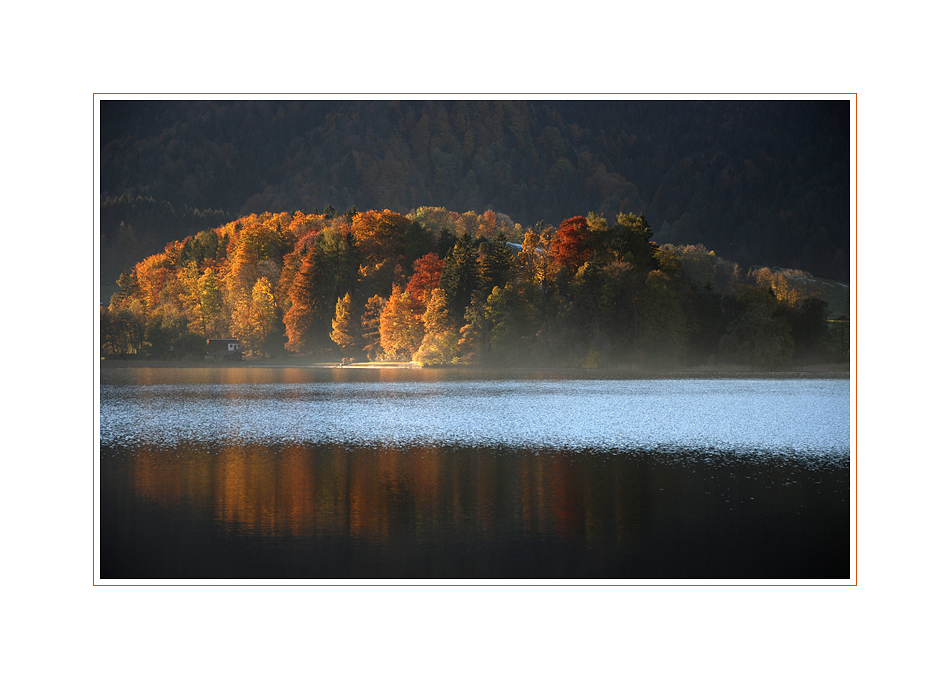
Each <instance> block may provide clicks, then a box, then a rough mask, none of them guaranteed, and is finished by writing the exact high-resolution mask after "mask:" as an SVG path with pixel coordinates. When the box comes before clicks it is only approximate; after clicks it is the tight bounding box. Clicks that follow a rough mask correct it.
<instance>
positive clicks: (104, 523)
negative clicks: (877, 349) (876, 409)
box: [97, 365, 852, 579]
mask: <svg viewBox="0 0 950 679" xmlns="http://www.w3.org/2000/svg"><path fill="white" fill-rule="evenodd" d="M99 425H100V446H99V512H98V515H97V519H98V522H99V535H100V559H99V565H100V577H102V578H106V579H110V578H149V579H151V578H158V579H177V578H193V579H194V578H197V579H204V578H208V579H228V578H241V579H285V578H306V579H317V578H319V579H323V578H331V579H350V578H354V579H357V578H359V579H362V578H373V579H425V578H447V579H467V578H478V579H497V578H501V579H514V578H517V579H522V578H527V579H549V578H558V579H578V578H579V579H594V578H597V579H600V578H620V579H656V578H661V579H681V578H689V579H711V578H715V579H719V578H730V579H732V578H737V579H760V578H770V579H771V578H782V579H787V578H792V579H812V578H821V579H839V578H840V579H847V578H849V577H850V563H851V556H852V554H851V541H850V530H851V519H850V507H851V501H850V488H851V484H850V471H851V470H850V452H851V450H850V381H849V380H848V379H847V378H846V376H845V377H844V378H842V377H840V376H833V375H824V374H822V375H820V376H818V377H815V376H808V375H795V376H787V375H743V376H727V375H724V376H705V377H702V378H696V377H689V376H687V375H685V374H671V375H656V376H638V377H635V378H631V376H630V375H629V374H609V373H598V374H596V375H585V374H577V373H575V374H567V373H566V374H563V375H558V374H554V373H534V372H511V371H507V372H492V371H476V370H434V369H425V370H421V369H420V370H405V369H379V370H374V369H328V368H303V367H297V368H289V367H288V368H278V367H272V368H266V367H251V366H246V365H242V366H235V367H226V368H225V367H196V368H176V367H158V368H145V367H112V366H103V368H102V370H101V378H100V409H99Z"/></svg>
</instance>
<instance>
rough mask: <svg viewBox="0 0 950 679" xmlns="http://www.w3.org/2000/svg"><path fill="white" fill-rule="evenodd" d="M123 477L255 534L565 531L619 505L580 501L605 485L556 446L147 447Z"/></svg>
mask: <svg viewBox="0 0 950 679" xmlns="http://www.w3.org/2000/svg"><path fill="white" fill-rule="evenodd" d="M130 473H131V474H133V476H134V479H133V485H134V488H135V492H136V494H137V495H138V496H139V497H141V498H143V499H146V500H148V501H150V502H153V503H156V504H160V505H163V506H165V507H167V508H171V509H181V510H186V511H195V512H204V513H205V514H206V515H207V514H210V517H209V518H212V519H213V520H214V521H216V522H218V523H219V524H221V525H223V526H225V527H228V528H230V529H238V530H241V531H244V532H248V533H252V534H256V535H260V536H264V537H278V536H307V535H318V534H324V535H339V536H350V537H356V538H360V539H365V540H373V541H381V542H387V541H389V540H390V539H392V538H393V537H394V536H395V535H396V534H397V533H398V534H400V535H404V536H405V535H410V536H414V537H416V538H418V539H425V538H427V537H432V536H435V535H446V534H456V535H458V536H459V537H461V538H464V537H465V536H469V537H471V538H473V539H475V538H477V537H478V536H480V535H481V536H483V537H484V536H486V535H490V534H498V533H499V532H508V533H510V532H512V531H514V532H516V533H520V534H523V535H539V534H542V535H543V534H549V535H556V536H560V537H571V536H581V535H584V534H585V532H590V531H592V530H596V531H602V530H604V527H605V526H607V525H614V524H616V523H618V521H617V519H620V518H621V517H620V514H619V513H620V512H622V510H621V509H619V508H618V507H616V506H615V504H616V503H615V502H613V501H611V500H610V499H607V500H604V499H603V498H600V499H599V500H598V499H596V498H593V497H592V496H593V495H594V494H596V493H600V494H603V492H604V487H605V486H606V487H607V489H608V490H610V489H611V488H613V487H614V484H613V483H607V484H605V483H601V482H595V481H594V480H592V479H591V478H590V477H589V473H588V470H587V467H586V466H585V465H584V464H580V463H579V462H578V460H577V459H576V456H571V455H568V454H558V453H548V454H541V455H535V454H532V453H523V454H519V455H517V456H514V455H507V456H505V455H495V454H492V453H491V452H488V451H482V450H460V451H455V450H452V451H446V450H441V449H438V448H414V449H410V450H398V449H386V448H377V449H357V450H352V449H347V448H345V447H344V446H326V447H321V448H319V449H314V448H312V447H309V446H304V445H292V446H283V447H280V448H273V447H269V446H266V445H242V446H230V447H221V448H218V449H216V450H213V451H205V450H203V451H195V450H179V451H161V452H159V451H153V452H151V453H149V454H142V455H139V456H137V458H136V460H135V461H134V463H133V465H132V467H131V470H130ZM618 489H619V488H618ZM512 520H513V521H514V523H512Z"/></svg>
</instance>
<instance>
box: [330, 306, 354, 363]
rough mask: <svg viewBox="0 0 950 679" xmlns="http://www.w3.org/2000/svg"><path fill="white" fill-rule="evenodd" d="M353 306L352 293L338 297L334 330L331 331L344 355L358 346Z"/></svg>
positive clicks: (333, 338) (332, 337) (331, 337)
mask: <svg viewBox="0 0 950 679" xmlns="http://www.w3.org/2000/svg"><path fill="white" fill-rule="evenodd" d="M351 306H352V299H351V296H350V293H346V295H344V296H343V297H340V298H339V299H337V301H336V314H334V316H333V331H332V332H331V333H330V339H332V340H333V341H334V342H336V344H337V345H338V346H339V347H340V349H341V350H342V351H343V353H344V355H349V354H350V352H352V350H353V348H354V347H355V346H356V340H355V336H356V333H355V331H354V326H353V315H352V313H351Z"/></svg>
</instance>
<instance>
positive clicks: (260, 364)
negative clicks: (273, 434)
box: [99, 359, 851, 379]
mask: <svg viewBox="0 0 950 679" xmlns="http://www.w3.org/2000/svg"><path fill="white" fill-rule="evenodd" d="M99 364H100V366H101V367H102V368H106V369H113V368H189V369H190V368H243V369H252V368H268V369H273V368H279V369H287V368H308V369H314V370H411V371H413V372H419V373H425V372H435V371H445V372H452V373H458V374H464V373H466V372H473V373H475V372H478V373H493V374H504V373H510V374H524V373H535V374H549V375H568V376H591V377H595V376H598V375H629V376H630V377H637V376H639V377H693V378H705V377H720V378H722V377H794V376H806V377H812V376H818V375H821V376H826V377H829V378H840V379H843V378H849V379H850V377H851V366H850V365H848V364H817V365H802V366H784V367H781V368H760V367H755V366H745V365H706V366H693V367H686V368H663V367H650V366H636V365H621V366H607V367H602V368H579V367H574V368H572V367H539V366H507V367H499V366H479V365H449V366H432V367H423V366H421V365H419V364H416V363H412V362H410V361H403V362H397V361H387V362H379V363H370V362H364V363H351V364H349V365H340V363H339V362H320V361H312V360H302V359H296V360H295V359H291V360H287V359H251V360H246V361H239V362H237V361H236V362H227V363H225V362H212V361H156V360H141V361H139V360H134V359H132V360H100V361H99Z"/></svg>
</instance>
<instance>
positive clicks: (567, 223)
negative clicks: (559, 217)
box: [550, 217, 591, 274]
mask: <svg viewBox="0 0 950 679" xmlns="http://www.w3.org/2000/svg"><path fill="white" fill-rule="evenodd" d="M589 236H590V224H589V223H588V222H587V218H586V217H571V218H570V219H565V220H564V221H563V222H561V225H560V226H559V227H558V229H557V234H555V236H554V238H553V239H552V240H551V248H550V253H551V258H552V259H553V260H554V262H555V264H557V265H558V266H564V267H566V268H567V269H568V271H570V272H571V274H575V273H577V270H578V269H579V268H581V266H583V264H584V262H586V261H587V259H588V257H590V253H591V248H590V245H589V244H588V240H589Z"/></svg>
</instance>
